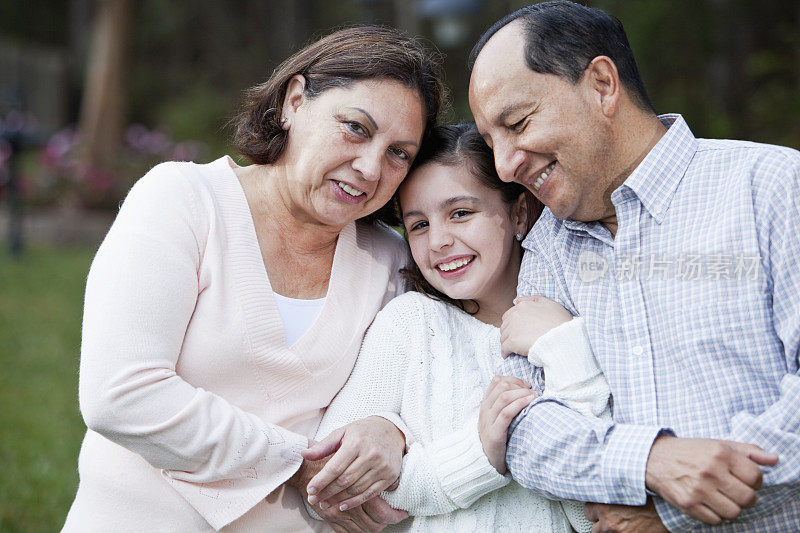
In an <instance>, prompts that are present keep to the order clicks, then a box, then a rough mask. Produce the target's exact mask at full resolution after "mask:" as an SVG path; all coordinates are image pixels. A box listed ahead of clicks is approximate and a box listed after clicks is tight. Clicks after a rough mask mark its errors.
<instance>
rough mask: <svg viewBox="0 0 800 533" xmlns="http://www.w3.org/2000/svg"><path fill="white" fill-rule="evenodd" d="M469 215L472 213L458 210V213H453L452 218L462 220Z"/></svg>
mask: <svg viewBox="0 0 800 533" xmlns="http://www.w3.org/2000/svg"><path fill="white" fill-rule="evenodd" d="M470 213H472V211H468V210H466V209H459V210H458V211H454V212H453V218H464V217H465V216H467V215H469V214H470Z"/></svg>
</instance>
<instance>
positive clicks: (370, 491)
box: [334, 476, 386, 511]
mask: <svg viewBox="0 0 800 533" xmlns="http://www.w3.org/2000/svg"><path fill="white" fill-rule="evenodd" d="M365 477H366V476H365ZM385 488H386V482H385V481H383V480H379V481H376V482H375V483H373V484H372V485H371V486H369V487H367V488H366V489H365V490H363V491H362V490H358V494H357V495H356V496H354V497H352V498H348V499H346V500H344V501H342V502H341V503H340V504H339V510H340V511H346V510H347V509H353V508H354V507H358V506H359V505H361V504H362V503H364V502H366V501H367V500H371V499H372V498H374V497H375V496H377V495H378V494H380V493H381V491H383V490H384V489H385ZM344 493H347V495H348V496H349V493H350V491H349V490H346V491H342V494H344ZM334 505H335V504H334Z"/></svg>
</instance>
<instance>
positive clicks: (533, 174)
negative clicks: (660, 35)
mask: <svg viewBox="0 0 800 533" xmlns="http://www.w3.org/2000/svg"><path fill="white" fill-rule="evenodd" d="M471 66H472V77H471V80H470V91H469V98H470V107H471V108H472V111H473V114H474V115H475V120H476V122H477V124H478V128H479V130H480V131H481V133H482V135H483V136H484V138H485V139H486V142H487V143H488V144H489V145H490V146H491V147H492V148H493V149H494V153H495V162H496V165H497V170H498V173H499V174H500V177H501V178H502V179H503V180H507V181H516V182H518V183H521V184H523V185H525V186H526V187H528V189H530V190H531V192H533V194H534V195H536V196H537V197H538V198H539V199H540V200H542V201H543V202H544V203H545V204H546V205H547V207H548V208H549V209H547V210H545V213H544V214H543V215H542V218H541V219H540V220H539V221H538V223H537V224H536V226H535V227H534V228H533V230H532V231H531V233H530V234H529V235H528V237H527V238H526V240H525V242H524V246H525V250H526V253H525V259H524V261H523V267H522V270H521V273H520V280H519V288H518V295H519V296H527V295H542V296H546V297H548V298H551V299H553V300H556V301H558V302H560V303H561V304H562V305H564V306H565V307H566V308H567V309H569V310H570V311H571V312H572V313H573V314H574V315H582V316H584V317H586V321H587V324H588V327H589V335H590V338H591V341H592V345H593V348H594V350H595V352H596V355H597V357H598V360H599V362H600V365H601V367H602V368H603V371H604V372H605V374H606V377H607V379H608V381H609V384H610V386H611V389H612V391H613V395H614V421H613V422H612V423H607V422H603V421H601V420H597V419H590V418H586V417H583V416H581V415H579V414H578V413H576V412H573V411H570V410H569V409H567V408H566V407H565V406H563V405H560V404H558V403H557V402H555V401H552V400H547V399H541V400H540V401H537V402H535V403H533V404H532V405H531V406H530V407H529V408H527V409H526V410H525V411H524V412H523V413H522V414H521V415H520V416H519V417H518V419H517V420H516V421H515V422H514V424H513V425H512V429H511V432H510V437H509V446H508V453H507V462H508V465H509V469H510V470H511V472H512V473H513V475H514V478H515V479H517V480H518V481H519V482H520V483H521V484H523V485H524V486H526V487H529V488H531V489H533V490H536V491H538V492H541V493H543V494H545V495H547V496H550V497H553V498H569V499H576V500H582V501H589V502H602V503H605V504H618V505H594V506H588V507H587V516H589V517H590V518H592V519H594V520H600V522H601V523H600V525H599V526H597V528H598V529H604V528H608V529H614V528H620V529H625V528H626V527H629V528H634V529H637V530H642V529H645V528H655V527H663V526H662V524H661V522H663V524H664V525H666V527H667V528H669V529H670V530H674V531H678V530H689V529H692V528H695V527H703V523H705V524H721V525H720V527H719V530H722V531H728V530H730V531H733V530H736V531H738V530H747V531H750V530H757V531H771V532H772V531H800V375H798V368H799V367H800V361H799V360H798V358H799V354H800V240H799V239H798V236H797V229H796V227H797V224H798V221H800V153H798V152H796V151H794V150H790V149H787V148H782V147H776V146H766V145H759V144H755V143H749V142H742V141H723V140H705V139H696V138H695V137H694V136H693V135H692V132H691V131H690V130H689V127H688V126H687V124H686V122H685V121H684V120H683V118H682V117H681V116H680V115H662V116H657V115H656V114H655V112H654V110H653V105H652V103H651V102H650V99H649V97H648V95H647V92H646V89H645V87H644V84H643V83H642V81H641V78H640V75H639V72H638V69H637V67H636V63H635V61H634V59H633V55H632V52H631V50H630V46H629V44H628V40H627V37H626V36H625V33H624V30H623V29H622V26H621V25H620V24H619V22H618V21H617V20H616V19H614V18H613V17H610V16H609V15H607V14H605V13H604V12H602V11H600V10H597V9H591V8H588V7H584V6H580V5H577V4H573V3H571V2H546V3H542V4H536V5H533V6H529V7H527V8H523V9H521V10H519V11H517V12H515V13H513V14H511V15H509V16H508V17H506V18H505V19H503V20H501V21H499V22H498V23H497V24H495V25H494V26H493V27H492V28H490V29H489V30H488V31H487V32H486V34H484V36H483V37H482V38H481V40H480V41H479V42H478V44H477V45H476V47H475V49H474V50H473V53H472V56H471ZM519 316H520V314H519V313H516V314H515V311H514V310H512V311H510V312H509V314H508V315H507V317H506V320H505V322H506V323H505V324H504V327H505V328H507V329H512V330H513V329H514V328H518V329H519V328H524V324H523V325H520V322H521V321H520V320H519ZM515 348H516V347H514V346H504V351H505V350H508V351H518V350H515ZM518 353H519V351H518ZM501 370H502V373H507V374H513V375H516V376H518V377H522V378H524V379H528V380H533V381H534V382H536V383H538V384H539V386H541V383H542V376H541V371H540V370H539V369H536V368H534V367H532V366H530V365H529V363H528V361H527V359H524V358H522V357H518V356H512V357H510V358H509V359H507V360H506V362H505V363H504V365H503V367H502V369H501ZM762 485H763V486H762ZM648 495H651V497H648ZM645 504H647V505H645ZM627 506H641V507H627ZM646 530H650V529H646Z"/></svg>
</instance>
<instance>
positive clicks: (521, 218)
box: [511, 193, 528, 236]
mask: <svg viewBox="0 0 800 533" xmlns="http://www.w3.org/2000/svg"><path fill="white" fill-rule="evenodd" d="M511 222H512V224H513V225H514V234H515V235H519V234H522V235H523V236H525V235H527V234H528V202H527V199H526V198H525V193H521V194H520V195H519V197H518V198H517V199H516V201H515V202H514V205H513V206H512V207H511Z"/></svg>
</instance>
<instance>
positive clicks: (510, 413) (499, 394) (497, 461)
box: [478, 376, 539, 474]
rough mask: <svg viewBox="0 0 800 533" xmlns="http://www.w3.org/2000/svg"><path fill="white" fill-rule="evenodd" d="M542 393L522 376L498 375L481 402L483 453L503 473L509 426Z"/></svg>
mask: <svg viewBox="0 0 800 533" xmlns="http://www.w3.org/2000/svg"><path fill="white" fill-rule="evenodd" d="M537 396H539V394H538V393H537V392H535V391H533V390H531V387H530V385H528V384H527V383H525V382H524V381H522V380H521V379H519V378H515V377H511V376H495V377H493V378H492V383H491V384H490V385H489V389H488V390H487V391H486V395H485V396H484V397H483V401H482V402H481V410H480V414H479V415H478V435H479V436H480V439H481V445H483V453H484V454H486V457H487V458H488V459H489V463H490V464H491V465H492V466H493V467H494V468H495V470H497V471H498V472H499V473H500V474H505V473H506V440H507V438H508V426H509V424H511V421H512V420H513V419H514V417H515V416H517V415H518V414H519V413H520V411H522V410H523V409H525V407H526V406H527V405H528V404H530V403H531V402H532V401H533V400H534V399H535V398H536V397H537Z"/></svg>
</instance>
